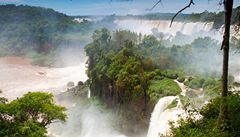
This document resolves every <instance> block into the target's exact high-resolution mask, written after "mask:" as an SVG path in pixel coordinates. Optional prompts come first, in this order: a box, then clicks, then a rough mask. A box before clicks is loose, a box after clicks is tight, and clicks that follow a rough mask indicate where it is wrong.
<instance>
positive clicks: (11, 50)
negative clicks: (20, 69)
mask: <svg viewBox="0 0 240 137" xmlns="http://www.w3.org/2000/svg"><path fill="white" fill-rule="evenodd" d="M0 23H1V26H0V31H1V33H0V56H5V55H20V56H30V57H31V58H34V59H36V60H35V61H36V62H35V63H37V64H40V65H51V64H52V63H53V56H54V55H55V54H56V51H57V49H59V48H61V47H64V46H67V45H71V43H80V42H81V41H84V39H83V38H82V37H83V35H84V36H87V35H88V34H89V32H90V29H89V27H90V22H87V21H85V22H82V23H78V22H75V21H74V20H73V18H72V17H70V16H67V15H65V14H62V13H59V12H56V11H54V10H53V9H47V8H42V7H31V6H24V5H19V6H16V5H1V6H0ZM85 41H86V40H85ZM37 58H38V59H37ZM41 58H42V60H41Z"/></svg>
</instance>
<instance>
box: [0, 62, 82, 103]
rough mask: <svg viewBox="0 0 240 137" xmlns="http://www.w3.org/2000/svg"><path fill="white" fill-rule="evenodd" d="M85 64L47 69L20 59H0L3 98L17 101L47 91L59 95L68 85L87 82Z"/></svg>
mask: <svg viewBox="0 0 240 137" xmlns="http://www.w3.org/2000/svg"><path fill="white" fill-rule="evenodd" d="M85 71H86V68H85V64H84V62H83V63H79V64H77V65H75V66H68V67H63V68H47V67H39V66H33V65H31V64H30V63H29V62H28V60H26V59H24V58H20V57H3V58H0V76H1V77H0V89H1V90H2V91H3V93H2V94H1V96H4V97H6V98H7V99H9V100H13V99H16V98H17V97H20V96H22V95H23V94H25V93H27V92H29V91H46V92H52V93H53V94H54V95H57V94H59V93H61V92H64V91H66V89H67V86H66V85H67V83H68V82H69V81H73V82H74V83H75V84H77V82H78V81H86V80H87V75H86V74H85Z"/></svg>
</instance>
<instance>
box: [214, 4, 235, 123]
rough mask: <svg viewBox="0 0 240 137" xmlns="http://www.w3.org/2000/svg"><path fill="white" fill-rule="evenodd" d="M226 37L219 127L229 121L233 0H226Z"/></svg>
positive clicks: (224, 36)
mask: <svg viewBox="0 0 240 137" xmlns="http://www.w3.org/2000/svg"><path fill="white" fill-rule="evenodd" d="M223 4H224V13H225V23H224V28H225V30H224V35H223V42H222V47H221V49H222V50H223V68H222V94H221V96H222V102H221V106H220V113H219V118H218V125H219V126H220V127H222V126H224V125H225V124H226V122H227V121H226V120H227V115H228V114H227V105H226V103H225V97H226V96H227V95H228V62H229V39H230V26H231V17H232V8H233V0H224V2H223Z"/></svg>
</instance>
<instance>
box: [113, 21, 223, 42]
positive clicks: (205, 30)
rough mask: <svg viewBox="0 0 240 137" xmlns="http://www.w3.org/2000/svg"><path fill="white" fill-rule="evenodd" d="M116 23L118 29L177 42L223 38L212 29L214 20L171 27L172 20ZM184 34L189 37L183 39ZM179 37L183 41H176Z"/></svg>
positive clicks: (174, 24)
mask: <svg viewBox="0 0 240 137" xmlns="http://www.w3.org/2000/svg"><path fill="white" fill-rule="evenodd" d="M114 23H115V24H116V26H117V28H118V29H127V30H130V31H133V32H136V33H141V34H144V35H155V36H156V37H158V38H161V39H162V38H163V39H168V40H171V42H175V44H186V43H190V42H192V41H193V40H194V39H195V38H198V37H211V38H213V39H216V40H221V39H222V36H221V33H220V31H216V30H214V29H212V27H213V22H187V23H185V22H174V23H173V25H172V26H171V27H170V26H169V25H170V20H139V19H121V20H120V19H118V20H115V21H114ZM182 35H186V36H188V38H187V39H184V40H183V39H182V38H183V37H181V36H182ZM179 37H180V38H179ZM175 39H176V40H175ZM179 39H180V41H181V43H180V42H176V41H179Z"/></svg>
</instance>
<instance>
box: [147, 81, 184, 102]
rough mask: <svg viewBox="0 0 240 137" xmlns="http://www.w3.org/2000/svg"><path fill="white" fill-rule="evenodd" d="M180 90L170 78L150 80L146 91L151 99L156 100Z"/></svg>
mask: <svg viewBox="0 0 240 137" xmlns="http://www.w3.org/2000/svg"><path fill="white" fill-rule="evenodd" d="M180 92H181V89H180V87H179V86H178V84H177V83H176V82H174V81H173V80H171V79H168V78H164V79H163V80H152V81H150V85H149V87H148V90H147V93H148V94H149V96H150V99H151V100H152V101H158V100H159V98H161V97H164V96H175V95H178V94H179V93H180Z"/></svg>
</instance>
